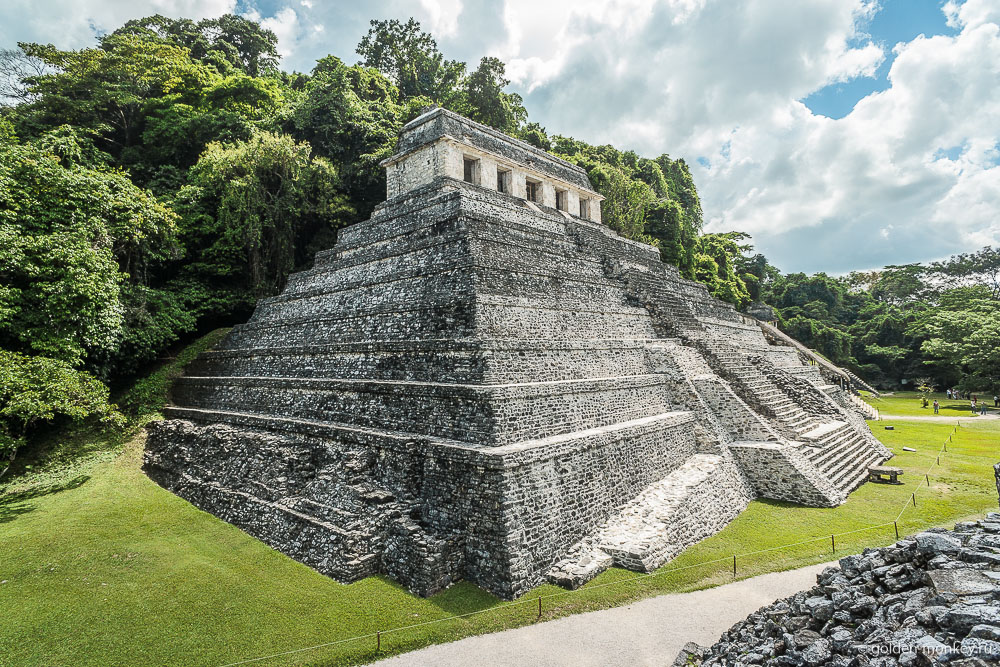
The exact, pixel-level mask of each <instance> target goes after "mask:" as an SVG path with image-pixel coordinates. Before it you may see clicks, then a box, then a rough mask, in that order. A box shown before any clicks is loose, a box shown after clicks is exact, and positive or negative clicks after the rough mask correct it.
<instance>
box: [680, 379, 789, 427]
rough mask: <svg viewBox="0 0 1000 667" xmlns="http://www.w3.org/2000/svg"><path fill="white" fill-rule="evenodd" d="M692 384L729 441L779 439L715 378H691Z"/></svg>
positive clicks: (721, 381) (727, 386) (720, 380)
mask: <svg viewBox="0 0 1000 667" xmlns="http://www.w3.org/2000/svg"><path fill="white" fill-rule="evenodd" d="M692 382H694V384H695V386H696V387H697V388H698V394H699V395H700V396H701V397H702V399H703V400H704V401H705V403H706V404H707V406H708V408H709V409H710V410H711V411H712V413H713V414H714V415H715V416H716V418H717V419H718V420H719V421H720V422H721V423H722V425H723V428H725V430H726V433H727V434H728V435H729V437H730V438H731V439H732V440H759V441H768V440H770V441H776V440H778V439H779V438H780V436H779V435H778V433H777V432H776V431H775V430H774V429H773V428H771V427H770V426H769V425H768V424H767V422H765V421H764V420H763V419H762V418H761V416H760V415H758V414H757V413H756V412H754V411H753V410H751V409H750V407H749V406H748V405H747V404H746V403H744V402H743V400H742V399H741V398H740V397H739V396H737V395H736V393H735V392H733V390H732V389H731V388H730V387H729V385H728V384H727V383H726V382H724V381H723V380H722V378H720V377H719V376H717V375H715V374H712V375H701V376H695V377H693V378H692Z"/></svg>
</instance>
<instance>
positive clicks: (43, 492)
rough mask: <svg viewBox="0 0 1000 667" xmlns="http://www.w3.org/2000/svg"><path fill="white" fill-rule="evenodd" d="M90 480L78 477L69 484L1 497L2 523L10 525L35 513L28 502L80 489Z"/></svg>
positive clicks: (0, 518)
mask: <svg viewBox="0 0 1000 667" xmlns="http://www.w3.org/2000/svg"><path fill="white" fill-rule="evenodd" d="M89 479H90V475H78V476H76V477H74V478H73V479H71V480H69V481H68V482H63V483H61V484H46V485H40V486H36V487H34V488H31V489H28V490H27V491H19V492H17V493H9V494H6V495H2V496H0V523H9V522H11V521H13V520H14V519H16V518H17V517H19V516H21V515H24V514H27V513H29V512H33V511H34V510H35V505H34V504H32V503H29V502H28V501H30V500H34V499H35V498H40V497H42V496H48V495H51V494H53V493H59V492H60V491H67V490H69V489H78V488H80V487H81V486H83V485H84V484H86V483H87V480H89Z"/></svg>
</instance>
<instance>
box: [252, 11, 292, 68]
mask: <svg viewBox="0 0 1000 667" xmlns="http://www.w3.org/2000/svg"><path fill="white" fill-rule="evenodd" d="M258 20H259V19H258ZM260 24H261V25H262V26H263V27H265V28H267V29H268V30H270V31H272V32H273V33H274V34H275V35H277V37H278V54H279V55H280V56H281V57H282V58H287V57H288V56H290V55H292V53H293V52H294V51H295V49H296V47H297V46H298V41H299V38H300V36H301V35H302V25H301V24H300V23H299V15H298V14H296V13H295V10H294V9H292V8H291V7H285V8H284V9H281V10H279V11H278V12H277V13H276V14H275V15H274V16H270V17H268V18H266V19H263V20H261V21H260Z"/></svg>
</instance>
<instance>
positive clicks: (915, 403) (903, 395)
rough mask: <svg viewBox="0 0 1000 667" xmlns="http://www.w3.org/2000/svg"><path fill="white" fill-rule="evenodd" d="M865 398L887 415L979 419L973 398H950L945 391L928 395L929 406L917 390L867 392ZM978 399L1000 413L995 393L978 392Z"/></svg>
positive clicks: (994, 411)
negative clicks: (925, 404)
mask: <svg viewBox="0 0 1000 667" xmlns="http://www.w3.org/2000/svg"><path fill="white" fill-rule="evenodd" d="M864 396H865V400H867V401H868V402H869V403H871V404H872V405H874V406H875V407H876V408H878V410H879V412H881V413H885V414H887V415H896V416H913V417H935V416H936V417H939V418H940V417H959V418H965V417H969V418H971V419H973V420H975V419H978V415H977V416H973V413H972V400H971V399H968V398H948V395H947V394H945V393H933V394H928V395H927V407H926V408H925V407H923V400H922V397H923V394H922V393H920V392H917V391H898V392H896V393H893V394H882V395H881V396H879V397H878V398H874V397H872V396H871V395H869V394H867V393H865V394H864ZM976 397H977V398H978V401H977V402H976V406H977V407H978V406H980V405H982V403H983V401H986V410H987V412H988V413H989V414H997V413H1000V408H995V407H994V406H993V394H989V395H988V396H987V395H986V394H976ZM935 399H937V401H938V410H939V414H937V415H935V414H934V400H935Z"/></svg>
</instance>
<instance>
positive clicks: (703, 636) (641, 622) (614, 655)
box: [376, 564, 827, 667]
mask: <svg viewBox="0 0 1000 667" xmlns="http://www.w3.org/2000/svg"><path fill="white" fill-rule="evenodd" d="M826 565H827V564H824V565H811V566H809V567H803V568H800V569H798V570H789V571H787V572H775V573H773V574H765V575H761V576H759V577H754V578H752V579H745V580H743V581H738V582H734V583H731V584H725V585H723V586H717V587H716V588H709V589H706V590H702V591H695V592H693V593H677V594H672V595H661V596H660V597H655V598H650V599H648V600H642V601H640V602H635V603H633V604H630V605H628V606H627V607H616V608H614V609H605V610H603V611H594V612H589V613H586V614H577V615H575V616H567V617H566V618H560V619H556V620H554V621H548V622H547V623H539V624H537V625H531V626H527V627H524V628H518V629H516V630H507V631H504V632H497V633H494V634H489V635H480V636H478V637H469V638H468V639H461V640H459V641H456V642H452V643H450V644H438V645H436V646H430V647H428V648H424V649H420V650H419V651H413V652H411V653H404V654H402V655H398V656H395V657H392V658H389V659H387V660H382V661H380V662H378V663H376V664H377V665H380V666H384V667H422V666H424V665H434V667H468V666H469V665H477V666H482V667H493V666H494V665H496V666H504V665H510V666H512V667H513V666H516V667H541V666H543V665H544V666H545V667H549V666H556V665H559V666H561V665H572V666H573V667H589V666H591V665H593V666H594V667H597V666H600V667H604V666H605V665H657V666H658V667H663V666H664V665H669V664H670V663H671V662H673V659H674V657H676V655H677V653H678V651H680V650H681V647H683V646H684V644H685V643H687V642H689V641H693V642H697V643H699V644H702V645H709V644H713V643H714V642H716V641H717V640H718V639H719V636H720V635H721V634H722V633H723V632H725V631H726V630H728V629H729V628H730V627H732V626H733V624H735V623H736V622H737V621H741V620H743V618H744V617H745V616H747V615H748V614H750V613H752V612H754V611H757V609H759V608H760V607H762V606H765V605H768V604H771V603H772V602H774V601H775V600H777V599H778V598H783V597H787V596H789V595H792V594H793V593H795V592H797V591H800V590H802V589H805V588H810V587H811V586H813V585H815V584H816V575H817V574H819V572H820V571H821V570H822V569H823V568H824V567H826Z"/></svg>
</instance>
